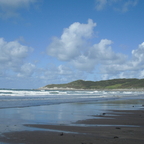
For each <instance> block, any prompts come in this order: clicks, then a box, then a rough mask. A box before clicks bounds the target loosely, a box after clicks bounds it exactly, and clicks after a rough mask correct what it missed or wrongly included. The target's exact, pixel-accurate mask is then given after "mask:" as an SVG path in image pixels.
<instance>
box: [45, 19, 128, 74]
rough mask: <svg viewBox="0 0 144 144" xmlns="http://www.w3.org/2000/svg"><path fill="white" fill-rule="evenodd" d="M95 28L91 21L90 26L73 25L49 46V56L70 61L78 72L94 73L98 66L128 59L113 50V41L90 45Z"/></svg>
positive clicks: (102, 41) (103, 40) (89, 21)
mask: <svg viewBox="0 0 144 144" xmlns="http://www.w3.org/2000/svg"><path fill="white" fill-rule="evenodd" d="M95 26H96V23H94V22H93V21H92V20H91V19H89V20H88V24H80V23H78V22H77V23H73V24H72V25H70V27H69V28H66V29H64V32H63V34H62V35H61V37H60V38H55V39H54V40H53V41H52V43H51V44H50V45H49V46H48V48H47V51H48V55H51V56H53V57H56V58H57V59H59V60H61V61H68V62H69V63H71V64H72V65H73V66H74V67H75V68H77V69H78V70H82V71H87V72H90V71H93V70H94V69H95V67H96V65H98V64H111V63H119V64H120V63H123V62H124V60H125V59H126V58H127V57H126V56H125V55H123V54H119V53H115V52H114V51H113V50H112V47H111V45H112V43H113V42H112V41H111V40H108V39H102V40H101V41H100V42H99V43H97V44H94V45H92V46H90V45H89V42H88V39H89V38H92V35H93V33H94V30H93V29H94V27H95Z"/></svg>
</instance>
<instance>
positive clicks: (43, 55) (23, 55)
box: [0, 0, 144, 88]
mask: <svg viewBox="0 0 144 144" xmlns="http://www.w3.org/2000/svg"><path fill="white" fill-rule="evenodd" d="M114 78H144V1H143V0H0V88H38V87H42V86H45V85H47V84H52V83H67V82H71V81H74V80H78V79H83V80H92V81H99V80H106V79H114Z"/></svg>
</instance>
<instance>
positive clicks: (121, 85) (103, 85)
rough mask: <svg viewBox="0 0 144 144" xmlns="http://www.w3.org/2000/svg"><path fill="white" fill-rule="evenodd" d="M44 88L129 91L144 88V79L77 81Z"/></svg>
mask: <svg viewBox="0 0 144 144" xmlns="http://www.w3.org/2000/svg"><path fill="white" fill-rule="evenodd" d="M45 87H46V88H56V87H57V88H76V89H129V88H144V79H112V80H103V81H95V82H94V81H83V80H77V81H73V82H70V83H67V84H51V85H46V86H45Z"/></svg>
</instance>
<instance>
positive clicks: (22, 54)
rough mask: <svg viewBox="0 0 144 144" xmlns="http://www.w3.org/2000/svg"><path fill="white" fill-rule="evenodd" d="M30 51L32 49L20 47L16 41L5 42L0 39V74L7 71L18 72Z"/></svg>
mask: <svg viewBox="0 0 144 144" xmlns="http://www.w3.org/2000/svg"><path fill="white" fill-rule="evenodd" d="M31 50H32V48H30V47H27V46H24V45H21V44H20V43H19V42H18V41H11V42H6V41H5V40H4V39H3V38H0V71H1V74H4V73H5V71H7V70H11V71H13V72H16V71H18V70H19V69H20V67H21V65H23V63H24V59H25V58H26V57H27V56H28V53H29V52H30V51H31Z"/></svg>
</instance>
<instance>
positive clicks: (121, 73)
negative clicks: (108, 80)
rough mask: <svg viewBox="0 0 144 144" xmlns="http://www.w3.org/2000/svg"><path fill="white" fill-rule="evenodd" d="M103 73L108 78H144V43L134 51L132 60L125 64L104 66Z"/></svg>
mask: <svg viewBox="0 0 144 144" xmlns="http://www.w3.org/2000/svg"><path fill="white" fill-rule="evenodd" d="M101 73H102V74H104V75H107V77H108V76H109V77H114V76H113V75H115V77H120V78H123V77H127V78H133V77H138V78H143V77H144V42H143V43H141V44H140V45H139V46H138V48H137V49H135V50H132V52H131V59H129V60H126V61H125V62H123V63H111V65H103V66H102V67H101Z"/></svg>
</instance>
